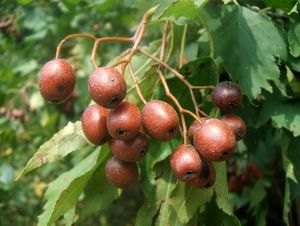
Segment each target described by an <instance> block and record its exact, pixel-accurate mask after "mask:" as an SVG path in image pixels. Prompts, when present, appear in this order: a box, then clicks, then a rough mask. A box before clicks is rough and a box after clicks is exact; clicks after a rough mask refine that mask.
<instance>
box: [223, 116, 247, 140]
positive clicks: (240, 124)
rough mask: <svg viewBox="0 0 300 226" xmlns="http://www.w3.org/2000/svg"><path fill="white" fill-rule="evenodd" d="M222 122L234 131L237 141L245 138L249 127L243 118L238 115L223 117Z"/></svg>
mask: <svg viewBox="0 0 300 226" xmlns="http://www.w3.org/2000/svg"><path fill="white" fill-rule="evenodd" d="M220 120H221V121H223V122H224V123H225V124H226V125H227V126H229V127H230V128H231V129H232V131H233V133H234V136H235V139H236V140H237V141H238V140H241V139H243V138H244V137H245V135H246V131H247V127H246V124H245V122H244V120H243V119H242V118H240V117H239V116H237V115H232V114H228V115H223V116H222V117H221V118H220Z"/></svg>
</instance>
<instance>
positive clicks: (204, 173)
mask: <svg viewBox="0 0 300 226" xmlns="http://www.w3.org/2000/svg"><path fill="white" fill-rule="evenodd" d="M200 177H202V178H205V179H208V177H209V166H208V164H207V163H206V162H204V164H203V165H202V169H201V175H200Z"/></svg>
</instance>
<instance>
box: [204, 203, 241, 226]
mask: <svg viewBox="0 0 300 226" xmlns="http://www.w3.org/2000/svg"><path fill="white" fill-rule="evenodd" d="M199 218H200V219H201V225H213V226H240V225H241V224H240V222H239V220H238V219H237V218H236V217H235V216H234V215H228V214H226V213H225V212H223V211H222V210H221V209H219V208H218V206H217V204H216V202H215V199H212V200H211V201H210V202H209V203H208V204H207V205H206V207H205V209H204V210H203V211H202V213H201V216H200V217H199Z"/></svg>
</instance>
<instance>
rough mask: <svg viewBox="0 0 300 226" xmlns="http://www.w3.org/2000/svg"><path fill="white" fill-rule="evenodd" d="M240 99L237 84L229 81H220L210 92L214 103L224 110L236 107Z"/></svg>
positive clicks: (240, 95)
mask: <svg viewBox="0 0 300 226" xmlns="http://www.w3.org/2000/svg"><path fill="white" fill-rule="evenodd" d="M242 99H243V96H242V93H241V90H240V87H239V85H238V84H236V83H234V82H231V81H225V82H220V83H219V84H217V85H216V87H215V88H214V91H213V92H212V100H213V103H214V105H215V106H216V107H218V108H219V109H221V110H222V111H225V112H226V111H230V110H233V109H236V108H238V107H239V106H240V105H241V102H242Z"/></svg>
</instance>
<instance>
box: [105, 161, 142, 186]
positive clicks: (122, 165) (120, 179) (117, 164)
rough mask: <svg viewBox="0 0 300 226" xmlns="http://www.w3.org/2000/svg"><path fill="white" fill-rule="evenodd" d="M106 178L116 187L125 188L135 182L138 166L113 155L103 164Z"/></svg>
mask: <svg viewBox="0 0 300 226" xmlns="http://www.w3.org/2000/svg"><path fill="white" fill-rule="evenodd" d="M105 175H106V178H107V179H108V180H109V181H110V182H111V183H112V184H114V185H115V186H116V187H118V188H125V187H128V186H129V185H131V184H133V183H135V182H137V180H138V167H137V164H136V163H133V162H123V161H121V160H118V159H117V158H115V157H112V158H111V159H110V160H108V161H107V163H106V166H105Z"/></svg>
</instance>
